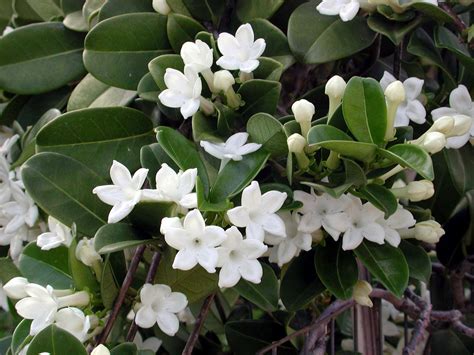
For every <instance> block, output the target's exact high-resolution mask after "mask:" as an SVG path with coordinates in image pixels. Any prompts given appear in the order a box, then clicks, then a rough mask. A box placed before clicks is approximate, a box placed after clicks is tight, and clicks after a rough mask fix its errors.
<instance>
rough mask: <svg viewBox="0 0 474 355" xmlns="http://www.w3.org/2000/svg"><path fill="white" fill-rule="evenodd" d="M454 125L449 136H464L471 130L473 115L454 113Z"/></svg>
mask: <svg viewBox="0 0 474 355" xmlns="http://www.w3.org/2000/svg"><path fill="white" fill-rule="evenodd" d="M453 118H454V127H453V129H452V130H451V132H449V134H448V135H447V136H448V137H455V136H462V135H464V134H466V133H467V132H469V130H470V129H471V126H472V124H473V119H472V117H469V116H466V115H454V116H453Z"/></svg>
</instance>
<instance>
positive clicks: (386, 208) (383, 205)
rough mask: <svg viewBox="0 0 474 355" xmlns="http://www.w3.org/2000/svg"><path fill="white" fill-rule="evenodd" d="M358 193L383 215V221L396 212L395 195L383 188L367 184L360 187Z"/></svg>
mask: <svg viewBox="0 0 474 355" xmlns="http://www.w3.org/2000/svg"><path fill="white" fill-rule="evenodd" d="M359 192H360V193H361V194H362V197H363V198H365V199H366V200H367V201H369V202H370V203H372V204H373V205H374V206H375V207H377V208H378V209H379V210H381V211H383V212H384V213H385V219H387V218H388V217H390V216H391V215H392V214H394V213H395V212H396V211H397V208H398V201H397V199H396V197H395V195H394V194H393V193H392V192H391V191H390V190H389V189H387V188H386V187H385V186H382V185H376V184H368V185H367V186H364V187H361V188H360V189H359Z"/></svg>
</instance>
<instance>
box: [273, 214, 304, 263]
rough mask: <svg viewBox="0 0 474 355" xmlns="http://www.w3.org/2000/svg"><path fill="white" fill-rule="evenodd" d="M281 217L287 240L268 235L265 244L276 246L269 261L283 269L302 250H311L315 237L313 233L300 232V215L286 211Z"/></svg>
mask: <svg viewBox="0 0 474 355" xmlns="http://www.w3.org/2000/svg"><path fill="white" fill-rule="evenodd" d="M279 216H280V217H281V219H283V221H284V222H285V227H286V238H281V237H278V236H272V235H266V236H265V242H266V243H267V244H273V245H275V246H274V247H273V248H271V249H270V257H269V260H270V262H272V263H277V264H278V266H280V267H281V266H283V265H284V264H286V263H288V262H290V261H291V259H293V258H294V257H296V256H298V255H299V253H300V251H301V250H306V251H308V250H310V249H311V243H312V241H313V237H312V236H311V233H307V232H302V231H301V230H299V227H300V226H301V217H300V215H299V214H298V213H296V212H293V213H290V212H288V211H284V212H280V213H279Z"/></svg>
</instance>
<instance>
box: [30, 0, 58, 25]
mask: <svg viewBox="0 0 474 355" xmlns="http://www.w3.org/2000/svg"><path fill="white" fill-rule="evenodd" d="M26 2H27V3H28V5H30V7H31V8H32V9H33V11H34V12H36V13H37V14H38V15H39V16H40V17H41V18H42V19H43V20H44V21H49V20H51V19H53V18H54V17H60V16H64V13H63V10H62V9H61V7H60V6H59V5H58V2H57V1H54V0H26Z"/></svg>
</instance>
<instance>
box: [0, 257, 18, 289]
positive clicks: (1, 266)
mask: <svg viewBox="0 0 474 355" xmlns="http://www.w3.org/2000/svg"><path fill="white" fill-rule="evenodd" d="M17 276H21V273H20V271H19V270H18V268H17V267H16V266H15V264H14V263H13V261H12V259H10V258H9V257H4V258H0V281H1V282H2V284H4V285H5V284H6V283H7V282H8V281H10V280H11V279H13V278H14V277H17Z"/></svg>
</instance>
